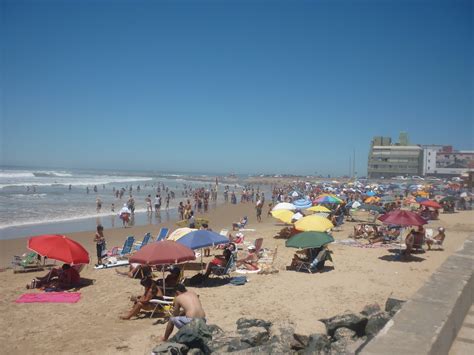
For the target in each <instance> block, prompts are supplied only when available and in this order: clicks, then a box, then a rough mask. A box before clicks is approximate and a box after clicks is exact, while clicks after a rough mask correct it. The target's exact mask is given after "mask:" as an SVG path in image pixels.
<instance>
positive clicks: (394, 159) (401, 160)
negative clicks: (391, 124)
mask: <svg viewBox="0 0 474 355" xmlns="http://www.w3.org/2000/svg"><path fill="white" fill-rule="evenodd" d="M367 174H368V177H369V178H380V177H386V178H389V177H395V176H398V175H402V176H407V175H409V176H413V175H422V174H423V149H422V148H421V147H420V146H418V145H410V144H409V142H408V135H407V134H406V133H405V132H402V133H400V137H399V143H395V144H392V139H391V138H390V137H374V139H373V140H372V144H371V147H370V152H369V161H368V168H367Z"/></svg>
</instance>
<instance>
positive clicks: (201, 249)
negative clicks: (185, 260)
mask: <svg viewBox="0 0 474 355" xmlns="http://www.w3.org/2000/svg"><path fill="white" fill-rule="evenodd" d="M203 252H204V250H203V249H202V248H201V272H202V270H203V267H202V254H203Z"/></svg>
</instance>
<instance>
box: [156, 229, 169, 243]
mask: <svg viewBox="0 0 474 355" xmlns="http://www.w3.org/2000/svg"><path fill="white" fill-rule="evenodd" d="M169 232H170V229H169V228H161V229H160V233H158V235H157V236H156V240H155V242H160V241H162V240H165V239H166V238H167V237H168V233H169Z"/></svg>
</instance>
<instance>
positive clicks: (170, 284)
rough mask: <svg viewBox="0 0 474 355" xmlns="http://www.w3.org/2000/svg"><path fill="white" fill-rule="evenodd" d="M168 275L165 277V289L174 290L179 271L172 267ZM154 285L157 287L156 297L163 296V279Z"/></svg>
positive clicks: (177, 281) (176, 267)
mask: <svg viewBox="0 0 474 355" xmlns="http://www.w3.org/2000/svg"><path fill="white" fill-rule="evenodd" d="M169 272H170V273H169V274H168V275H167V276H166V277H165V283H164V287H165V288H175V287H176V285H177V284H178V283H179V281H180V280H179V279H180V275H181V269H180V268H179V267H178V266H176V265H174V266H172V267H171V268H170V269H169ZM156 285H157V286H158V296H163V295H164V292H163V279H160V280H158V281H156Z"/></svg>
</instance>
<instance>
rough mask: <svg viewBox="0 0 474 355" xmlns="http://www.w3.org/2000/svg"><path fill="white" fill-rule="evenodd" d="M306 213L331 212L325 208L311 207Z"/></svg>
mask: <svg viewBox="0 0 474 355" xmlns="http://www.w3.org/2000/svg"><path fill="white" fill-rule="evenodd" d="M308 211H313V212H331V210H330V209H329V208H327V207H324V206H313V207H310V208H308Z"/></svg>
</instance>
